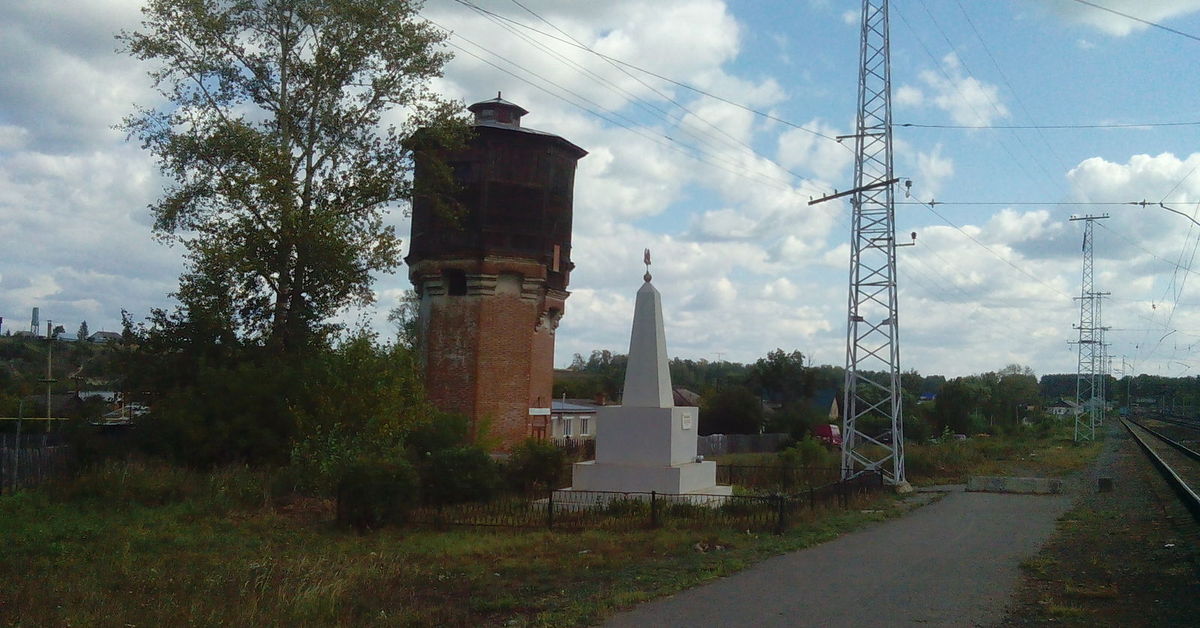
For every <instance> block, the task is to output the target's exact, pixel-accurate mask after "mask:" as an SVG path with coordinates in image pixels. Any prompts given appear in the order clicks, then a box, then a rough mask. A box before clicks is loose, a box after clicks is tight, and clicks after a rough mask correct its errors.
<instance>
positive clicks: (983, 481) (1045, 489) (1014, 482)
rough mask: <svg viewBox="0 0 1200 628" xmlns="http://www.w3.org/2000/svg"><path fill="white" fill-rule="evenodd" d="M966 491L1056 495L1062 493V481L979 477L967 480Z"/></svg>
mask: <svg viewBox="0 0 1200 628" xmlns="http://www.w3.org/2000/svg"><path fill="white" fill-rule="evenodd" d="M967 491H969V492H984V493H1028V494H1031V495H1058V494H1061V493H1062V492H1063V481H1062V480H1058V479H1054V478H1010V477H1003V476H989V475H981V476H976V477H969V478H967Z"/></svg>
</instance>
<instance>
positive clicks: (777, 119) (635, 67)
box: [454, 0, 852, 150]
mask: <svg viewBox="0 0 1200 628" xmlns="http://www.w3.org/2000/svg"><path fill="white" fill-rule="evenodd" d="M454 1H455V2H457V3H459V4H461V5H463V6H465V7H468V8H470V9H472V10H475V11H478V12H481V13H486V14H488V15H491V16H493V17H497V18H499V19H501V20H504V21H505V22H509V23H510V24H513V25H515V26H517V27H520V28H523V29H525V30H528V31H532V32H534V33H537V34H539V35H541V36H542V37H549V38H550V39H553V40H554V41H557V42H559V43H562V44H566V45H568V46H571V47H573V48H578V49H580V50H584V51H586V52H588V53H590V54H593V55H596V56H597V57H600V58H601V59H604V60H605V61H609V62H612V63H616V64H619V65H622V66H624V67H627V68H629V69H631V70H636V71H638V72H641V73H643V74H645V75H647V76H652V77H654V78H656V79H659V80H660V81H666V82H668V83H670V84H672V85H675V86H676V87H682V88H683V89H686V90H688V91H691V92H695V93H697V94H700V95H702V96H707V97H709V98H712V99H713V100H717V101H720V102H723V103H725V104H727V105H732V106H734V107H737V108H738V109H741V110H743V111H747V112H749V113H752V114H754V115H756V116H759V117H761V118H766V119H767V120H771V121H772V122H778V123H780V124H782V125H785V126H789V127H791V128H793V129H799V130H801V131H804V132H805V133H809V134H811V135H815V136H816V137H821V138H824V139H827V140H829V141H831V142H837V143H838V144H839V145H841V142H839V141H838V139H837V138H835V137H833V136H831V135H826V134H825V133H822V132H820V131H817V130H814V129H811V128H809V127H806V126H804V125H802V124H797V123H795V122H792V121H790V120H785V119H783V118H780V117H778V116H776V115H772V114H770V113H767V112H765V111H760V110H758V109H754V108H753V107H750V106H747V105H743V104H742V103H739V102H737V101H734V100H730V99H728V98H725V97H724V96H719V95H717V94H714V93H712V92H710V91H707V90H703V89H700V88H699V87H696V86H694V85H689V84H687V83H684V82H683V81H677V80H675V79H673V78H670V77H668V76H663V75H662V74H659V73H657V72H654V71H651V70H647V69H646V68H643V67H641V66H638V65H634V64H632V63H629V62H628V61H623V60H621V59H618V58H616V57H610V56H608V55H606V54H604V53H602V52H598V51H596V50H593V49H591V48H589V47H587V46H584V45H582V44H579V43H576V42H574V41H571V40H570V39H567V38H564V37H559V36H557V35H554V34H553V33H548V32H546V31H544V30H540V29H537V28H534V27H532V26H530V25H528V24H525V23H523V22H521V21H519V20H514V19H512V18H510V17H508V16H505V15H501V14H499V13H496V12H494V11H489V10H487V9H485V8H483V7H481V6H479V5H477V4H474V3H472V2H467V0H454ZM846 149H847V150H852V149H850V148H849V147H846Z"/></svg>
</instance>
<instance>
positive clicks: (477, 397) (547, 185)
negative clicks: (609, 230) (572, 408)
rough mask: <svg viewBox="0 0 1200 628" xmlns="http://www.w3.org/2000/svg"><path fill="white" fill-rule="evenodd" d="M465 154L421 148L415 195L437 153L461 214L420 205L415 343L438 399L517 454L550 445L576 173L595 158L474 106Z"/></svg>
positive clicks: (413, 260)
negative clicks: (532, 440)
mask: <svg viewBox="0 0 1200 628" xmlns="http://www.w3.org/2000/svg"><path fill="white" fill-rule="evenodd" d="M469 110H470V111H471V112H472V113H474V114H475V121H474V123H473V124H472V128H473V130H474V133H473V136H472V137H471V138H470V139H469V140H468V141H467V143H466V146H465V147H464V148H462V149H461V150H454V151H447V150H433V151H429V150H426V151H418V152H417V160H416V170H415V173H414V178H415V179H416V184H417V186H418V189H420V188H421V186H422V184H423V183H424V182H425V181H427V180H429V179H432V178H433V177H434V174H433V173H434V165H433V164H434V161H433V159H432V158H433V157H435V156H436V157H440V158H441V159H442V160H444V163H445V165H446V166H449V168H450V170H451V171H452V172H453V176H454V178H455V181H456V183H457V188H458V190H457V191H456V192H455V193H454V201H455V202H454V203H450V204H448V205H451V206H453V207H448V206H447V204H445V203H434V202H433V201H432V200H431V198H430V197H428V196H421V195H418V196H417V198H416V199H415V200H414V202H413V215H412V239H411V245H410V249H409V254H408V257H407V258H405V261H406V262H407V263H408V268H409V270H408V276H409V279H411V280H412V283H413V286H414V287H415V288H416V291H417V294H418V295H419V297H420V310H419V315H418V321H419V334H418V343H419V347H420V350H421V357H422V360H423V364H424V369H425V386H426V389H427V391H428V394H429V397H430V399H431V400H432V401H433V402H434V404H436V405H437V406H438V407H440V408H441V409H443V410H447V411H452V412H458V413H461V414H465V415H466V416H467V417H469V419H470V421H471V435H472V438H475V437H476V436H478V435H479V434H478V430H479V428H480V427H481V426H483V425H487V426H488V433H489V436H491V437H492V438H495V439H496V440H498V441H499V443H500V446H501V448H502V449H509V448H510V447H512V446H513V445H515V444H516V443H519V442H521V441H522V440H524V439H525V438H528V437H530V436H534V437H546V436H548V435H549V430H548V428H547V425H548V424H549V419H550V401H551V394H552V393H551V387H552V384H553V373H554V333H555V329H556V328H557V327H558V321H559V319H560V318H562V315H563V310H564V306H565V302H566V299H567V296H568V295H569V294H570V293H568V292H567V283H568V281H569V279H570V273H571V269H572V268H573V267H574V264H572V263H571V211H572V209H571V208H572V193H573V189H574V186H575V165H576V162H577V161H579V159H580V158H581V157H583V156H584V155H586V154H587V151H584V150H583V149H581V148H579V147H578V146H576V145H574V144H572V143H571V142H568V141H567V140H565V139H563V138H561V137H559V136H557V135H553V134H550V133H545V132H542V131H535V130H533V129H529V128H525V127H522V126H521V117H522V116H524V115H525V114H527V113H528V112H527V111H526V110H524V109H522V108H521V107H519V106H517V105H515V104H513V103H510V102H508V101H505V100H502V99H501V98H500V95H499V94H497V96H496V98H495V99H493V100H486V101H483V102H478V103H475V104H473V105H471V106H470V107H469Z"/></svg>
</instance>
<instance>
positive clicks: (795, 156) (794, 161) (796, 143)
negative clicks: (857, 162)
mask: <svg viewBox="0 0 1200 628" xmlns="http://www.w3.org/2000/svg"><path fill="white" fill-rule="evenodd" d="M803 126H804V127H805V128H806V129H811V130H812V131H817V132H819V133H822V134H824V135H827V136H830V137H833V136H837V135H842V134H843V132H842V131H841V130H839V129H836V128H834V127H832V126H830V125H827V124H825V123H823V122H821V121H820V120H810V121H809V122H807V123H805V124H804V125H803ZM778 146H779V149H778V154H779V157H778V158H777V159H778V161H779V163H780V164H782V165H784V166H785V167H787V168H789V169H793V170H795V169H799V170H800V171H801V172H803V173H805V174H811V175H812V176H813V177H815V178H816V179H819V180H821V181H825V182H836V181H839V180H848V179H849V174H848V172H847V170H848V169H849V168H850V166H851V165H852V164H853V163H854V151H853V150H848V149H847V148H848V147H847V146H845V145H842V144H838V143H836V142H831V141H829V140H828V139H827V138H824V137H820V136H818V135H815V134H814V133H812V132H811V131H806V130H804V129H788V130H786V131H784V132H783V133H781V134H780V135H779V140H778Z"/></svg>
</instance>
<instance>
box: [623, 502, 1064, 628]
mask: <svg viewBox="0 0 1200 628" xmlns="http://www.w3.org/2000/svg"><path fill="white" fill-rule="evenodd" d="M1069 505H1070V499H1069V498H1068V497H1064V496H1030V495H998V494H986V493H965V492H961V491H957V492H952V493H950V494H948V495H947V496H946V497H945V498H944V499H942V500H940V501H938V502H936V503H934V504H931V505H929V506H925V507H923V508H919V509H917V510H915V511H913V512H912V513H910V514H909V515H907V516H905V517H903V518H901V519H896V520H892V521H888V522H884V523H881V524H878V525H875V526H871V527H869V528H866V529H863V530H860V531H858V532H853V533H850V534H847V535H846V536H843V537H841V538H839V539H837V540H834V541H831V542H829V543H825V544H823V545H820V546H817V547H814V548H810V549H807V550H803V551H800V552H795V553H792V554H788V555H784V556H779V557H776V558H773V559H770V560H767V561H765V562H763V563H761V564H759V565H757V566H755V567H752V568H750V569H748V570H746V571H744V572H741V573H739V574H737V575H734V576H731V577H729V578H725V579H722V580H719V581H717V582H714V583H712V584H708V585H705V586H702V587H698V588H695V589H691V590H689V591H685V592H683V593H680V594H678V595H676V596H673V597H670V598H667V599H664V600H659V601H656V602H651V603H648V604H645V605H642V606H639V607H638V608H636V609H634V610H632V611H629V612H626V613H622V614H619V615H617V616H615V617H613V618H611V619H610V620H609V621H608V622H607V623H606V624H604V625H605V626H611V627H625V626H697V625H716V626H755V627H765V626H897V625H921V626H972V625H989V624H994V623H996V622H998V621H999V620H1000V619H1001V618H1003V616H1004V610H1005V607H1006V606H1007V605H1008V603H1009V602H1010V599H1011V596H1012V593H1013V591H1014V588H1015V586H1016V585H1017V582H1018V580H1019V577H1020V571H1019V565H1020V563H1021V561H1022V560H1023V559H1025V558H1026V557H1028V556H1030V555H1032V554H1034V553H1036V552H1037V551H1038V548H1039V547H1040V546H1041V545H1042V543H1043V542H1044V541H1045V540H1046V539H1047V538H1048V537H1049V536H1050V535H1051V533H1053V531H1054V524H1055V520H1056V519H1057V518H1058V517H1059V516H1060V515H1062V513H1064V512H1065V511H1066V510H1067V508H1068V507H1069Z"/></svg>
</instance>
